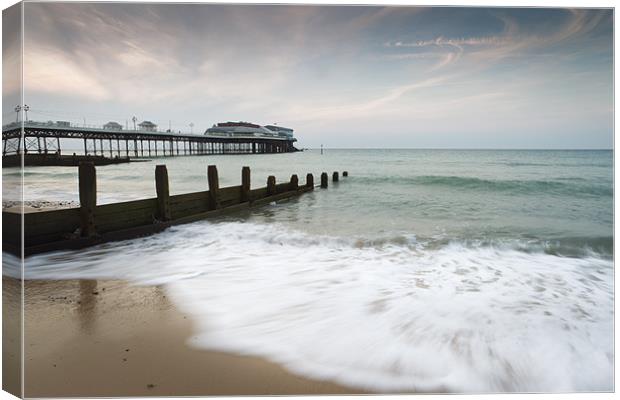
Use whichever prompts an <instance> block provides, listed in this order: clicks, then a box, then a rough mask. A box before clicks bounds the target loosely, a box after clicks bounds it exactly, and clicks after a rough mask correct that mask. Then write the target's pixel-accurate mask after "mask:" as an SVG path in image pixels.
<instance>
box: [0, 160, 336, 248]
mask: <svg viewBox="0 0 620 400" xmlns="http://www.w3.org/2000/svg"><path fill="white" fill-rule="evenodd" d="M250 174H251V172H250V168H249V167H243V168H242V170H241V185H238V186H230V187H224V188H220V187H219V178H218V172H217V167H216V166H215V165H209V166H208V168H207V182H208V190H205V191H199V192H194V193H186V194H180V195H173V196H171V195H170V191H169V182H168V170H167V168H166V166H165V165H157V166H156V168H155V188H156V190H155V191H156V194H157V196H156V197H154V198H148V199H141V200H134V201H126V202H120V203H112V204H103V205H97V177H96V168H95V165H94V164H93V163H92V162H84V163H81V164H80V165H79V174H78V175H79V179H78V187H79V200H80V206H79V207H74V208H67V209H58V210H50V211H35V212H26V213H24V214H22V213H19V212H15V211H9V210H3V212H2V230H3V235H2V237H3V249H4V251H8V252H10V253H13V254H17V255H19V254H20V253H21V246H22V243H23V247H24V254H25V255H30V254H36V253H43V252H49V251H54V250H61V249H78V248H83V247H88V246H92V245H96V244H99V243H104V242H110V241H116V240H125V239H130V238H135V237H139V236H145V235H149V234H153V233H156V232H160V231H162V230H164V229H166V228H167V227H169V226H172V225H177V224H183V223H189V222H194V221H198V220H201V219H206V218H211V217H216V216H220V215H222V214H225V213H231V212H235V211H240V210H244V209H248V208H250V207H258V206H262V205H265V204H269V203H272V202H274V201H279V200H283V199H286V198H290V197H295V196H299V195H301V194H303V193H306V192H309V191H313V190H314V189H315V184H314V176H313V175H312V174H310V173H309V174H307V175H306V181H305V184H303V185H301V184H300V183H299V178H298V176H297V175H292V176H291V177H290V179H289V180H288V181H286V182H281V183H277V182H276V178H275V176H269V177H268V179H267V185H266V186H264V187H260V188H256V189H252V188H251V187H250V176H251V175H250ZM347 175H348V174H347V173H346V172H343V176H347ZM333 181H334V182H337V181H338V173H337V172H334V173H333ZM320 187H321V188H327V187H328V174H327V173H326V172H323V173H322V174H321V184H320ZM22 216H23V230H22Z"/></svg>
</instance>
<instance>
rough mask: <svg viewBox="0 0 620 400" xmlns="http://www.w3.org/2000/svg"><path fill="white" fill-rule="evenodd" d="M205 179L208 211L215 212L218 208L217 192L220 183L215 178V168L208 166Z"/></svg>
mask: <svg viewBox="0 0 620 400" xmlns="http://www.w3.org/2000/svg"><path fill="white" fill-rule="evenodd" d="M207 179H208V181H209V209H211V210H216V209H218V208H220V201H219V193H218V192H219V190H220V181H219V179H218V177H217V167H216V166H215V165H209V168H208V169H207Z"/></svg>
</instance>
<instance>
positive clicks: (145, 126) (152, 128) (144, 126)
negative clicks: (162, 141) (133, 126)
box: [138, 121, 157, 132]
mask: <svg viewBox="0 0 620 400" xmlns="http://www.w3.org/2000/svg"><path fill="white" fill-rule="evenodd" d="M138 127H139V128H140V130H141V131H145V132H157V125H156V124H154V123H152V122H151V121H142V122H140V123H139V124H138Z"/></svg>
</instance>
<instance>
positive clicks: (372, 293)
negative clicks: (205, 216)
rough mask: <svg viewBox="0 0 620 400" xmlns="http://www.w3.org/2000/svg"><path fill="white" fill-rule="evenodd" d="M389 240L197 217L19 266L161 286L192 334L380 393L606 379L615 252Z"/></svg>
mask: <svg viewBox="0 0 620 400" xmlns="http://www.w3.org/2000/svg"><path fill="white" fill-rule="evenodd" d="M397 238H399V239H397ZM393 239H395V240H387V241H385V242H375V243H372V240H363V239H362V240H361V242H360V239H355V238H351V239H343V238H334V237H329V236H321V235H311V234H307V233H302V232H298V231H294V230H290V229H287V228H286V227H284V226H281V225H277V224H270V225H263V224H255V223H247V222H246V223H239V222H221V223H206V222H200V223H195V224H190V225H184V226H179V227H174V228H172V229H169V230H168V231H166V232H163V233H161V234H158V235H154V236H151V237H147V238H141V239H137V240H132V241H125V242H119V243H114V244H106V245H101V246H98V247H94V248H91V249H87V250H82V251H79V252H77V251H75V252H70V251H69V252H58V253H52V254H47V255H40V256H34V257H30V258H28V259H27V260H26V271H25V273H26V277H27V278H29V279H34V278H38V279H73V278H83V279H126V280H129V281H131V282H134V283H137V284H148V285H151V284H164V285H165V287H166V290H167V291H168V293H169V294H170V296H171V298H172V299H173V301H174V302H175V304H176V305H177V306H178V307H179V308H180V309H181V310H183V311H184V312H187V313H189V314H190V315H192V316H193V318H194V320H195V322H196V325H195V326H196V330H197V331H196V332H195V334H194V335H193V336H192V339H191V342H190V344H191V345H193V346H196V347H199V348H206V349H217V350H224V351H230V352H234V353H239V354H246V355H255V356H262V357H265V358H267V359H269V360H272V361H274V362H277V363H280V364H281V365H283V366H284V367H285V368H287V369H289V370H291V371H293V372H295V373H298V374H302V375H304V376H308V377H313V378H318V379H329V380H334V381H337V382H340V383H343V384H347V385H352V386H355V387H361V388H365V389H368V390H371V391H380V392H389V391H421V392H444V391H448V392H469V393H471V392H500V391H521V392H532V391H536V392H557V391H600V390H612V388H613V357H614V354H613V262H612V260H610V259H605V258H601V257H598V256H596V255H594V254H592V255H589V256H585V257H581V258H569V257H560V256H557V255H551V254H547V253H545V252H523V251H519V250H516V249H511V248H500V247H494V246H478V245H473V244H463V243H454V242H449V243H447V244H445V245H441V246H435V247H434V246H429V245H428V244H427V243H425V242H424V240H423V239H421V238H419V237H415V236H414V235H409V236H407V235H396V236H394V237H393ZM6 259H7V257H6V255H5V260H6Z"/></svg>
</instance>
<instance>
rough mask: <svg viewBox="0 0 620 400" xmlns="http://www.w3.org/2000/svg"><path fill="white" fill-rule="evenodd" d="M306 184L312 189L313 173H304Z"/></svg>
mask: <svg viewBox="0 0 620 400" xmlns="http://www.w3.org/2000/svg"><path fill="white" fill-rule="evenodd" d="M306 186H307V187H309V188H310V189H311V190H312V189H314V175H312V174H307V175H306Z"/></svg>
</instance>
